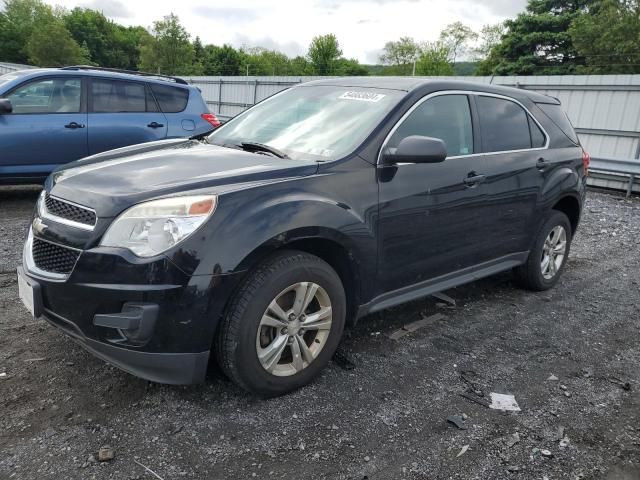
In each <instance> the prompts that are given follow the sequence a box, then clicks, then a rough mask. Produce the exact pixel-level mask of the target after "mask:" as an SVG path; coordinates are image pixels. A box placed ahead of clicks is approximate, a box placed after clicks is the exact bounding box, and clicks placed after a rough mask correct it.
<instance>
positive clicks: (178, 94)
mask: <svg viewBox="0 0 640 480" xmlns="http://www.w3.org/2000/svg"><path fill="white" fill-rule="evenodd" d="M150 85H151V90H153V94H154V95H155V97H156V100H158V104H159V105H160V110H162V111H163V112H164V113H178V112H182V111H183V110H184V109H185V108H187V102H188V101H189V90H187V89H185V88H178V87H170V86H168V85H158V84H155V83H152V84H150Z"/></svg>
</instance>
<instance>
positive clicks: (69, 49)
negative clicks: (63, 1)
mask: <svg viewBox="0 0 640 480" xmlns="http://www.w3.org/2000/svg"><path fill="white" fill-rule="evenodd" d="M51 39H55V41H52V40H51ZM27 52H28V54H29V61H30V62H31V63H33V64H35V65H40V66H42V67H61V66H64V65H74V64H83V63H87V60H88V59H87V55H88V53H89V52H88V49H86V48H82V47H81V46H79V45H78V43H77V42H76V41H75V40H74V39H73V38H72V37H71V34H70V33H69V31H68V30H67V29H66V28H65V26H64V23H62V21H60V20H57V19H54V20H52V21H50V22H48V23H45V24H41V25H40V26H39V27H38V28H37V29H35V30H34V32H33V33H32V34H31V36H30V38H29V42H28V43H27Z"/></svg>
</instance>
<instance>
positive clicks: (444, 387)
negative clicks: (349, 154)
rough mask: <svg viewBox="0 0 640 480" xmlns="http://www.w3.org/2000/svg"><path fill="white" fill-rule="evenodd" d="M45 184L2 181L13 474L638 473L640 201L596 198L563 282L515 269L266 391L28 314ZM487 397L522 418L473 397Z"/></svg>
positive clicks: (364, 326) (415, 307)
mask: <svg viewBox="0 0 640 480" xmlns="http://www.w3.org/2000/svg"><path fill="white" fill-rule="evenodd" d="M37 194H38V191H37V190H34V189H24V188H20V189H16V188H3V189H0V253H1V258H0V478H1V479H5V478H14V479H50V478H51V479H60V478H64V479H153V478H156V479H157V478H162V479H164V480H168V479H176V478H187V479H205V478H206V479H236V478H300V477H305V478H313V479H358V480H360V479H365V478H366V479H416V478H419V479H482V480H486V479H503V478H505V479H506V478H509V479H512V478H522V479H540V480H542V479H549V480H552V479H561V478H562V479H565V478H566V479H608V480H613V479H626V480H632V479H640V422H639V421H638V419H639V418H640V395H639V392H640V342H639V341H638V339H639V336H640V318H639V307H638V305H639V303H640V302H639V301H638V300H639V298H640V295H639V290H638V289H639V284H640V200H639V199H637V198H636V199H631V200H626V199H624V198H621V197H618V196H615V195H611V194H606V193H598V192H590V195H589V200H588V204H587V208H586V211H585V217H584V220H583V223H582V226H581V229H580V230H579V232H578V235H577V236H576V238H575V241H574V244H573V250H572V253H571V259H570V263H569V265H568V268H567V270H566V272H565V274H564V277H563V278H562V280H561V281H560V283H559V284H558V286H557V287H556V288H555V289H554V290H552V291H550V292H546V293H541V294H535V293H531V292H526V291H523V290H519V289H517V288H515V287H514V286H513V284H512V282H511V277H510V275H508V274H503V275H499V276H496V277H492V278H490V279H486V280H484V281H480V282H476V283H474V284H471V285H468V286H465V287H462V288H458V289H453V290H450V291H448V292H447V293H448V294H449V295H450V296H451V297H453V298H455V299H456V301H457V303H456V306H455V307H453V306H450V305H447V304H446V303H442V301H441V300H437V299H433V298H430V299H426V300H422V301H418V302H414V303H411V304H408V305H405V306H403V307H400V308H395V309H392V310H389V311H386V312H383V313H381V314H376V315H372V316H370V317H368V318H366V319H363V320H362V321H361V322H360V323H359V324H358V325H357V327H355V328H354V329H353V330H352V331H351V333H350V335H349V337H348V338H346V339H345V341H344V346H343V351H344V352H346V355H347V356H348V358H349V359H350V360H351V361H352V362H353V365H352V366H353V368H352V369H349V368H348V367H349V366H350V365H349V364H348V363H345V362H344V361H342V362H334V363H332V364H331V365H330V367H329V368H328V369H326V371H325V372H324V374H323V375H322V376H321V377H320V378H319V379H318V380H317V381H316V382H315V383H313V384H312V385H310V386H309V387H307V388H304V389H302V390H300V391H298V392H295V393H293V394H291V395H288V396H286V397H282V398H277V399H272V400H266V401H265V400H260V399H256V398H253V397H251V396H249V395H247V394H245V393H243V392H242V391H240V390H239V389H237V388H236V387H234V386H233V385H232V384H230V383H229V382H228V381H227V380H225V379H223V378H222V376H221V375H220V374H219V373H216V372H215V371H214V372H213V373H212V374H211V375H210V378H209V379H208V381H207V382H206V383H205V384H203V385H199V386H194V387H170V386H162V385H156V384H151V383H149V382H145V381H142V380H139V379H137V378H135V377H132V376H130V375H128V374H126V373H123V372H120V371H119V370H117V369H115V368H113V367H110V366H108V365H106V364H105V363H103V362H102V361H100V360H98V359H96V358H94V357H92V356H91V355H89V354H88V353H85V352H84V350H82V349H81V348H80V347H79V346H77V345H76V344H75V343H73V342H72V341H71V340H69V339H68V338H67V337H65V336H64V335H63V334H61V333H59V332H57V331H56V330H55V329H54V328H53V327H50V326H49V325H48V324H45V323H43V322H42V321H34V320H33V319H31V318H29V317H28V316H27V313H26V311H25V309H24V308H23V307H22V306H21V304H20V302H19V300H18V298H17V285H16V280H15V275H14V273H13V272H14V269H15V266H16V265H17V264H18V262H19V258H20V250H21V247H22V242H23V235H24V230H25V228H26V225H27V222H28V217H29V214H30V212H31V209H32V208H33V203H34V201H35V199H36V197H37ZM436 313H441V314H444V315H445V317H444V318H442V319H439V320H438V319H435V318H434V319H432V320H431V321H427V322H425V323H427V325H426V326H425V327H424V328H421V329H420V330H418V331H416V332H413V333H411V334H409V335H406V336H404V337H403V338H401V339H399V340H391V339H390V338H389V335H390V334H391V333H393V332H394V331H395V330H397V329H398V328H400V327H402V326H403V325H405V324H407V323H410V322H413V321H416V320H420V319H421V318H430V317H431V316H432V315H434V314H436ZM2 374H6V375H2ZM491 392H497V393H509V394H513V395H514V396H515V398H516V400H517V402H518V404H519V406H520V408H521V412H517V413H515V412H510V413H504V412H499V411H496V410H491V409H489V408H487V407H486V406H485V405H482V404H480V403H476V402H474V401H471V400H469V399H468V398H465V397H463V396H462V395H461V394H471V395H476V396H477V395H481V396H482V397H483V398H487V397H489V394H490V393H491ZM451 415H459V416H461V417H464V418H466V420H465V422H464V428H465V429H464V430H463V429H458V428H456V427H455V426H453V425H451V424H449V423H447V421H446V419H447V418H448V417H449V416H451ZM107 445H108V446H110V448H111V449H112V451H113V454H114V455H115V458H113V459H112V460H110V461H105V462H99V461H97V459H98V450H99V449H100V448H101V447H103V446H107ZM103 453H108V452H106V451H103ZM145 466H146V467H147V468H148V469H149V470H146V469H145V468H144V467H145ZM151 471H153V472H155V473H152V472H151Z"/></svg>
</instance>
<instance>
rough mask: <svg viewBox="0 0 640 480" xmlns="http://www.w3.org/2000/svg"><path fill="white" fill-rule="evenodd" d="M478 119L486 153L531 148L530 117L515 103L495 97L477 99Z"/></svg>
mask: <svg viewBox="0 0 640 480" xmlns="http://www.w3.org/2000/svg"><path fill="white" fill-rule="evenodd" d="M477 105H478V117H479V118H480V126H481V129H482V146H483V149H484V151H485V152H505V151H509V150H525V149H528V148H531V136H532V132H531V131H530V130H529V118H528V117H529V116H528V115H527V112H525V111H524V109H523V108H522V107H521V106H520V105H518V104H517V103H515V102H512V101H510V100H505V99H502V98H495V97H484V96H479V97H477Z"/></svg>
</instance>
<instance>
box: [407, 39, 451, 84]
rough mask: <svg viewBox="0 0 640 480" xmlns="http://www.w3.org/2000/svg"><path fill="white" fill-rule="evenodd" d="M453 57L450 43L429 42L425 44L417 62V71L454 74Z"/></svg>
mask: <svg viewBox="0 0 640 480" xmlns="http://www.w3.org/2000/svg"><path fill="white" fill-rule="evenodd" d="M451 58H452V54H451V50H450V48H449V46H448V45H445V44H444V43H442V42H433V43H427V44H425V45H424V46H423V48H422V53H421V54H420V58H418V61H417V62H416V73H417V74H418V75H429V76H446V75H453V74H454V70H453V65H452V63H451V60H450V59H451Z"/></svg>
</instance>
